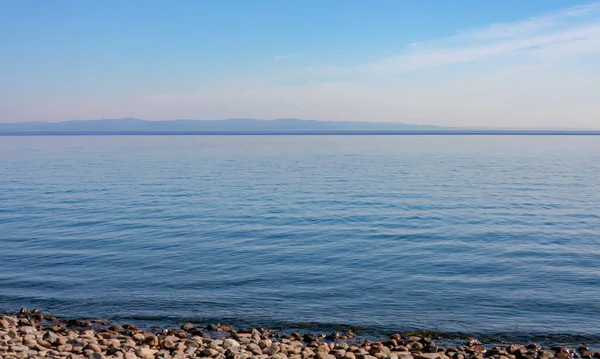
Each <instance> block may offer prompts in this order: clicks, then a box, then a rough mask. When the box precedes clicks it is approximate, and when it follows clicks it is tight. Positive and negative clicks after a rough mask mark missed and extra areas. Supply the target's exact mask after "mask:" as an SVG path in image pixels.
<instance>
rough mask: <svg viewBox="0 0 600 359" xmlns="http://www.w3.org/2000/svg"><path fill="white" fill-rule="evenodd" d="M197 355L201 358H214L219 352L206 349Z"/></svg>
mask: <svg viewBox="0 0 600 359" xmlns="http://www.w3.org/2000/svg"><path fill="white" fill-rule="evenodd" d="M199 354H200V356H203V357H214V356H217V354H219V352H218V351H217V350H216V349H213V348H207V349H203V350H201V351H200V353H199Z"/></svg>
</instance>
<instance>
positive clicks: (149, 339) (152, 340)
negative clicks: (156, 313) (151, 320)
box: [144, 334, 158, 348]
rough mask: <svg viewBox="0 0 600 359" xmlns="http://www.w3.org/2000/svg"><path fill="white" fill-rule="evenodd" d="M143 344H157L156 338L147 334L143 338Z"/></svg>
mask: <svg viewBox="0 0 600 359" xmlns="http://www.w3.org/2000/svg"><path fill="white" fill-rule="evenodd" d="M144 344H146V345H148V346H150V347H152V348H154V347H157V346H158V338H157V337H156V335H152V334H151V335H148V336H147V337H146V338H145V339H144Z"/></svg>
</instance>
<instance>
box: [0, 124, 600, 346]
mask: <svg viewBox="0 0 600 359" xmlns="http://www.w3.org/2000/svg"><path fill="white" fill-rule="evenodd" d="M598 298H600V137H598V136H491V135H490V136H461V135H453V136H444V135H440V136H410V135H404V136H376V135H373V136H368V135H365V136H325V135H324V136H31V137H28V136H23V137H10V136H7V137H0V310H7V311H14V310H18V309H19V308H20V307H21V306H27V307H39V308H41V309H43V310H46V311H50V312H51V313H53V314H55V315H64V316H69V317H92V318H111V319H114V320H116V321H121V322H127V321H139V322H143V323H147V324H149V325H150V324H151V325H153V324H157V325H168V324H177V323H179V324H181V323H183V322H188V321H192V322H198V323H206V322H212V321H220V322H222V323H239V324H247V325H267V326H273V327H298V326H300V327H302V326H306V325H307V324H310V323H313V324H316V325H320V326H322V327H324V328H326V327H330V326H334V325H347V326H351V327H358V328H363V329H364V330H365V331H368V330H373V331H395V330H436V331H446V332H455V331H458V332H469V333H474V334H481V335H483V334H486V333H487V334H493V333H505V332H510V333H520V334H523V335H525V334H532V335H534V334H536V335H537V334H539V335H547V334H549V333H566V334H573V335H576V334H582V335H591V336H598V335H600V317H599V316H598V313H600V301H598Z"/></svg>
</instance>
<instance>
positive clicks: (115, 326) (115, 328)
mask: <svg viewBox="0 0 600 359" xmlns="http://www.w3.org/2000/svg"><path fill="white" fill-rule="evenodd" d="M108 329H110V330H112V331H113V332H121V331H123V327H122V326H120V325H113V326H110V327H109V328H108Z"/></svg>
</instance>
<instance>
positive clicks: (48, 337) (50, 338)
mask: <svg viewBox="0 0 600 359" xmlns="http://www.w3.org/2000/svg"><path fill="white" fill-rule="evenodd" d="M58 338H60V335H58V334H56V333H54V332H53V331H50V330H49V331H47V332H46V333H44V335H43V336H42V339H44V340H45V341H47V342H48V343H50V344H54V343H56V342H57V341H58Z"/></svg>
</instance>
